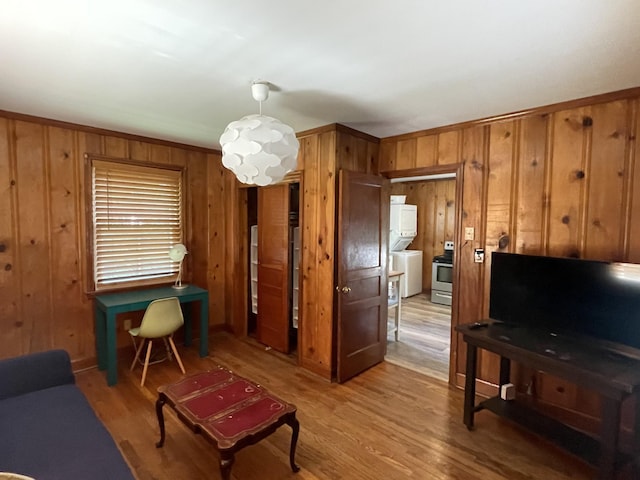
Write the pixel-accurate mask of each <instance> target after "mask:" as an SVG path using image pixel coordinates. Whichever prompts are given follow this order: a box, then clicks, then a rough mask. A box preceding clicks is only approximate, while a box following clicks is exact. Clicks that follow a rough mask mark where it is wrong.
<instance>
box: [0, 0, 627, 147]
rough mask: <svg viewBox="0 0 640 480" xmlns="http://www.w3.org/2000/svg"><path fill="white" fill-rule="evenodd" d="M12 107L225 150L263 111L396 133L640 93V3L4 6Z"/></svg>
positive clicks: (423, 0) (109, 0)
mask: <svg viewBox="0 0 640 480" xmlns="http://www.w3.org/2000/svg"><path fill="white" fill-rule="evenodd" d="M0 12H1V15H0V110H8V111H12V112H18V113H25V114H30V115H37V116H41V117H46V118H52V119H57V120H63V121H67V122H73V123H79V124H83V125H89V126H95V127H100V128H106V129H111V130H117V131H121V132H126V133H132V134H138V135H144V136H149V137H154V138H159V139H165V140H170V141H176V142H180V143H186V144H191V145H198V146H204V147H212V148H219V142H218V139H219V137H220V134H221V133H222V131H223V130H224V128H225V126H226V125H227V124H228V123H229V122H230V121H232V120H237V119H239V118H240V117H242V116H244V115H247V114H252V113H257V111H258V103H257V102H255V101H254V100H253V99H252V97H251V91H250V85H251V83H252V82H253V81H254V80H258V79H261V80H267V81H269V82H270V83H271V84H273V86H274V88H275V91H273V92H272V93H271V96H270V97H269V100H267V101H266V102H265V103H263V114H265V115H270V116H273V117H276V118H278V119H280V120H282V121H283V122H285V123H287V124H289V125H291V126H292V127H293V128H294V129H295V130H296V131H298V132H300V131H303V130H307V129H310V128H315V127H319V126H323V125H326V124H329V123H334V122H337V123H342V124H344V125H347V126H350V127H353V128H355V129H357V130H360V131H363V132H366V133H369V134H372V135H374V136H376V137H380V138H384V137H388V136H392V135H397V134H402V133H407V132H413V131H417V130H422V129H427V128H432V127H437V126H442V125H448V124H452V123H457V122H461V121H466V120H473V119H478V118H483V117H488V116H492V115H498V114H503V113H508V112H513V111H518V110H522V109H527V108H531V107H536V106H541V105H547V104H550V103H555V102H559V101H564V100H570V99H575V98H580V97H585V96H590V95H594V94H598V93H604V92H610V91H614V90H620V89H624V88H630V87H636V86H640V1H638V0H607V1H605V0H530V1H523V0H519V1H516V0H485V1H481V0H449V1H446V0H394V1H390V0H387V1H383V0H342V1H339V0H324V1H312V0H271V1H255V0H254V1H242V0H235V1H231V0H227V1H222V0H181V1H180V0H102V1H100V0H55V1H52V0H5V1H3V2H2V7H1V10H0Z"/></svg>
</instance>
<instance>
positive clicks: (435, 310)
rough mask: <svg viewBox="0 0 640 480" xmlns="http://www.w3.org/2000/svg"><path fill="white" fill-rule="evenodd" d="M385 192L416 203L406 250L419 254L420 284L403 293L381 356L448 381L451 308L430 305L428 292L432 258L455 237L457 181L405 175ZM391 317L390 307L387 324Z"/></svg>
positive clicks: (412, 203) (441, 252)
mask: <svg viewBox="0 0 640 480" xmlns="http://www.w3.org/2000/svg"><path fill="white" fill-rule="evenodd" d="M390 190H391V195H403V196H405V203H406V204H409V205H416V206H417V234H416V236H415V238H414V239H413V241H412V242H411V244H409V246H408V247H407V250H409V251H411V250H413V251H421V252H422V285H421V287H422V288H421V289H418V290H419V291H418V292H417V293H416V289H414V290H413V291H412V292H405V293H409V294H410V296H407V297H405V298H402V313H401V320H400V330H399V339H398V341H397V342H396V341H395V336H394V335H389V336H388V338H387V354H386V356H385V360H386V361H388V362H390V363H394V364H397V365H400V366H403V367H405V368H409V369H411V370H415V371H418V372H420V373H423V374H425V375H428V376H430V377H434V378H438V379H441V380H443V381H448V379H449V362H450V349H451V307H450V306H449V305H445V304H442V303H441V301H440V300H436V303H434V302H433V301H432V296H431V291H432V287H433V284H432V273H433V270H434V261H433V260H434V257H436V256H440V255H442V254H443V253H444V249H445V242H449V241H451V242H452V241H453V240H454V239H455V198H456V179H455V178H451V176H450V177H449V178H441V179H436V180H432V179H426V180H419V181H410V179H407V180H406V181H400V182H398V181H396V182H395V183H392V184H391V188H390ZM454 248H455V246H454ZM392 267H393V269H397V268H396V266H392ZM393 316H394V312H393V311H392V309H390V311H389V323H390V324H391V323H392V322H393Z"/></svg>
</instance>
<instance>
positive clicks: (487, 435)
mask: <svg viewBox="0 0 640 480" xmlns="http://www.w3.org/2000/svg"><path fill="white" fill-rule="evenodd" d="M179 349H180V352H181V354H182V357H183V360H184V363H185V367H186V369H187V373H193V372H197V371H201V370H204V369H208V368H210V367H212V366H214V365H216V364H220V365H224V366H226V367H228V368H231V369H232V370H234V371H236V372H237V373H238V374H240V375H244V376H246V377H249V378H251V379H253V380H254V381H256V382H258V383H260V384H262V385H264V386H265V387H267V388H268V389H270V390H271V391H273V392H274V393H275V394H276V395H279V396H281V397H282V398H284V399H286V400H288V401H290V402H292V403H295V404H296V405H297V407H298V418H299V420H300V424H301V432H300V439H299V441H298V451H297V457H296V458H297V462H298V464H299V465H300V467H301V471H300V472H299V473H297V474H294V473H292V472H291V470H290V469H289V465H288V450H289V441H290V429H289V428H288V427H286V426H284V427H282V428H280V429H279V430H278V431H277V432H276V433H275V434H273V435H271V436H270V437H269V438H267V439H265V440H263V441H262V442H260V443H259V444H257V445H254V446H250V447H247V448H246V449H244V450H242V451H241V452H240V453H239V454H238V455H237V457H236V463H235V464H234V466H233V471H232V478H233V479H236V480H240V479H243V480H276V479H298V480H382V479H384V480H396V479H397V480H400V479H420V480H423V479H435V480H453V479H457V480H531V479H545V480H567V479H574V480H576V479H578V480H581V479H587V478H590V477H591V476H593V473H594V471H593V470H592V469H590V468H588V467H587V466H585V465H584V464H582V463H581V462H578V461H577V460H575V459H573V458H572V457H570V456H568V455H567V454H565V453H563V452H561V451H559V450H557V449H555V448H554V447H552V446H550V445H549V444H548V443H545V442H541V441H537V440H536V439H535V438H534V437H532V436H531V435H530V434H528V433H526V432H524V431H522V430H520V429H518V428H515V427H513V426H511V425H510V424H509V423H507V422H505V421H503V420H501V419H499V418H497V417H496V416H494V415H493V414H491V413H488V412H485V413H479V414H478V415H477V416H476V430H475V431H473V432H469V431H468V430H467V429H466V428H465V427H464V425H463V423H462V400H463V392H462V391H460V390H457V389H453V388H451V387H449V386H447V384H446V383H444V382H442V381H440V380H435V379H432V378H429V377H427V376H424V375H420V374H418V373H416V372H413V371H411V370H408V369H405V368H401V367H398V366H396V365H393V364H390V363H387V362H383V363H381V364H379V365H377V366H375V367H373V368H371V369H369V370H368V371H366V372H364V373H362V374H360V375H358V376H357V377H355V378H353V379H351V380H350V381H348V382H346V383H345V384H342V385H339V384H335V383H330V382H328V381H326V380H324V379H322V378H320V377H318V376H316V375H314V374H312V373H310V372H308V371H306V370H304V369H302V368H300V367H298V366H296V365H292V364H291V362H289V361H287V360H286V359H283V358H282V357H281V356H278V355H275V354H273V353H272V352H268V351H265V350H264V348H258V347H257V346H256V345H252V344H250V343H247V342H245V341H241V340H238V339H236V338H234V337H232V336H231V335H229V334H216V335H213V336H212V338H211V344H210V352H211V354H210V357H209V358H203V359H201V358H199V357H198V356H197V352H196V349H195V348H185V347H179ZM129 353H130V355H129ZM132 356H133V351H131V352H126V351H125V352H123V353H122V354H121V355H120V358H119V363H118V367H119V368H118V374H119V383H118V384H117V385H115V386H113V387H108V386H107V385H106V380H105V375H104V373H103V372H100V371H98V370H96V369H92V370H88V371H85V372H80V373H78V374H77V383H78V385H79V387H80V388H81V389H82V390H83V391H84V392H85V394H86V395H87V397H88V399H89V401H90V403H91V404H92V405H93V407H94V409H95V410H96V412H97V414H98V415H99V416H100V418H101V419H102V420H103V421H104V423H105V425H106V427H107V428H108V429H109V431H110V432H111V434H112V435H113V437H114V439H115V441H116V442H117V444H118V445H119V446H120V448H121V450H122V451H123V452H124V455H125V457H126V458H127V460H128V461H129V462H130V464H131V465H132V467H133V469H134V471H135V473H136V475H137V477H138V478H139V479H140V480H176V479H178V480H200V479H218V478H220V475H219V471H218V457H217V455H216V453H215V451H214V450H213V448H212V447H211V446H210V445H209V444H208V443H207V442H206V441H205V440H204V439H203V438H201V437H200V436H198V435H194V434H193V433H191V431H190V430H188V429H187V428H186V427H185V426H184V425H182V423H181V422H179V421H178V420H177V419H176V417H175V415H174V414H173V412H172V411H171V410H170V409H166V413H165V417H166V422H167V423H166V426H167V440H166V442H165V446H164V448H162V449H156V448H155V446H154V444H155V442H156V441H157V440H158V437H159V430H158V425H157V420H156V415H155V410H154V402H155V399H156V389H157V387H158V386H160V385H162V384H165V383H169V382H173V381H177V380H178V379H180V378H181V377H182V374H181V373H180V371H179V369H178V367H177V365H175V364H171V363H162V364H158V365H153V366H151V367H150V368H149V373H148V377H147V381H146V384H145V386H144V387H140V385H139V383H140V374H141V371H140V368H138V369H136V370H135V371H134V372H133V373H130V372H129V369H128V366H129V363H130V362H131V359H132Z"/></svg>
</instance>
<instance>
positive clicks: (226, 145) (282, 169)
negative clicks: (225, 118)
mask: <svg viewBox="0 0 640 480" xmlns="http://www.w3.org/2000/svg"><path fill="white" fill-rule="evenodd" d="M220 145H222V164H223V165H224V166H225V167H226V168H228V169H229V170H231V171H232V172H233V173H234V174H235V176H236V177H237V178H238V180H239V181H240V182H242V183H246V184H249V185H259V186H264V185H270V184H272V183H276V182H279V181H280V180H282V179H283V178H284V176H285V175H286V174H287V173H289V172H291V171H292V170H295V168H296V164H297V160H298V149H299V148H300V143H299V142H298V139H297V138H296V134H295V132H294V131H293V128H291V127H290V126H288V125H285V124H284V123H282V122H280V120H277V119H275V118H273V117H267V116H265V115H247V116H246V117H243V118H241V119H240V120H237V121H235V122H231V123H230V124H229V125H228V126H227V128H226V129H225V131H224V132H223V133H222V135H221V136H220Z"/></svg>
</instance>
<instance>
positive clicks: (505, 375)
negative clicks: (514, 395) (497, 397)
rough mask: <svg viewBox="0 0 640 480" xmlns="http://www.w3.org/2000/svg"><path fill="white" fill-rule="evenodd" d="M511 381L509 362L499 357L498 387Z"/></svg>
mask: <svg viewBox="0 0 640 480" xmlns="http://www.w3.org/2000/svg"><path fill="white" fill-rule="evenodd" d="M510 381H511V360H509V359H508V358H506V357H502V356H501V357H500V386H502V385H504V384H505V383H509V382H510Z"/></svg>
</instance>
